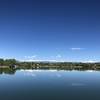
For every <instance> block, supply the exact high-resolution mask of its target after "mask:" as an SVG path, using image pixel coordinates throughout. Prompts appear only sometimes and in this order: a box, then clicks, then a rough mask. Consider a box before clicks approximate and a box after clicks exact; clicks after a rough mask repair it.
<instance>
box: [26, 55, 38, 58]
mask: <svg viewBox="0 0 100 100" xmlns="http://www.w3.org/2000/svg"><path fill="white" fill-rule="evenodd" d="M36 57H37V55H33V56H24V58H25V59H33V58H36Z"/></svg>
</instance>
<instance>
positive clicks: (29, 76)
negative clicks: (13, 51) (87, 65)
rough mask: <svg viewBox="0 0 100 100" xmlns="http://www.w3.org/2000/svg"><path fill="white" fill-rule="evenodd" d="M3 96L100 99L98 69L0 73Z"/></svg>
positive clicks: (9, 99)
mask: <svg viewBox="0 0 100 100" xmlns="http://www.w3.org/2000/svg"><path fill="white" fill-rule="evenodd" d="M0 100H100V72H99V71H91V70H89V71H75V70H73V71H64V70H17V71H16V72H15V73H13V74H11V73H10V74H9V73H4V72H2V73H1V74H0Z"/></svg>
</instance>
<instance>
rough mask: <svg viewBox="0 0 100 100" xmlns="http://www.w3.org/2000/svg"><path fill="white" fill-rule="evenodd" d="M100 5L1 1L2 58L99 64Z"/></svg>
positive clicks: (79, 0)
mask: <svg viewBox="0 0 100 100" xmlns="http://www.w3.org/2000/svg"><path fill="white" fill-rule="evenodd" d="M99 38H100V1H97V0H0V57H1V58H2V57H3V58H16V59H18V60H52V61H53V60H54V61H100V55H99V54H100V46H99V42H100V39H99Z"/></svg>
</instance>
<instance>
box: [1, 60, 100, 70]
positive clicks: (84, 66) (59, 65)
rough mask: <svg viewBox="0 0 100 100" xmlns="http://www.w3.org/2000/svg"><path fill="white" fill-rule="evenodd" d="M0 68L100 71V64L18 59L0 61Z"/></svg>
mask: <svg viewBox="0 0 100 100" xmlns="http://www.w3.org/2000/svg"><path fill="white" fill-rule="evenodd" d="M0 68H10V69H58V70H61V69H64V70H100V63H99V62H98V63H81V62H20V61H17V60H16V59H5V60H4V59H0Z"/></svg>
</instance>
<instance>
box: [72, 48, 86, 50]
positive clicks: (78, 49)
mask: <svg viewBox="0 0 100 100" xmlns="http://www.w3.org/2000/svg"><path fill="white" fill-rule="evenodd" d="M70 49H71V50H83V49H84V48H70Z"/></svg>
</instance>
